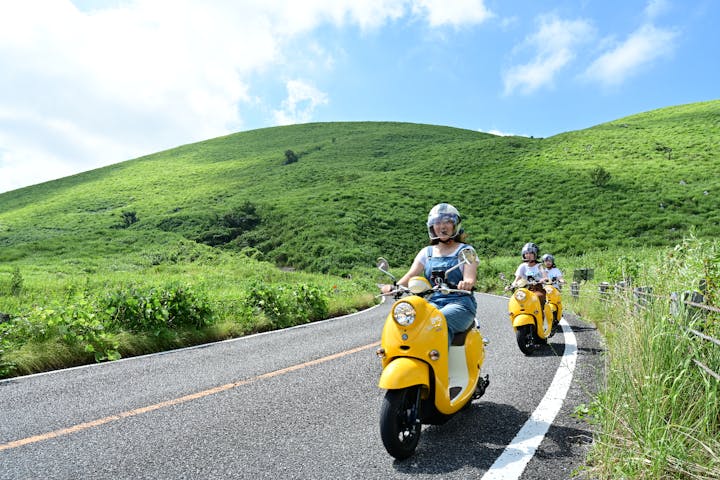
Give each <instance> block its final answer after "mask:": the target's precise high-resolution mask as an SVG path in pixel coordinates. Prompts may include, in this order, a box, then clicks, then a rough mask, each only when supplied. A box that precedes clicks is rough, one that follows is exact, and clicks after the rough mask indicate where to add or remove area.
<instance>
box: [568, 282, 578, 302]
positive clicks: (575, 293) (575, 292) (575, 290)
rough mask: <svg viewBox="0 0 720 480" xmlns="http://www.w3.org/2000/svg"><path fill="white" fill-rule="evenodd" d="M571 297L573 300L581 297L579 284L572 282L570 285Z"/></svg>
mask: <svg viewBox="0 0 720 480" xmlns="http://www.w3.org/2000/svg"><path fill="white" fill-rule="evenodd" d="M570 295H572V297H573V298H579V297H580V284H579V283H578V282H572V283H571V284H570Z"/></svg>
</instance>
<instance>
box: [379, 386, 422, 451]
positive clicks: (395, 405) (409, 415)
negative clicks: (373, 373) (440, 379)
mask: <svg viewBox="0 0 720 480" xmlns="http://www.w3.org/2000/svg"><path fill="white" fill-rule="evenodd" d="M419 393H420V387H419V386H417V385H416V386H413V387H408V388H402V389H398V390H388V391H387V392H386V393H385V399H384V400H383V404H382V410H381V412H380V436H381V437H382V442H383V445H385V450H387V452H388V453H389V454H390V455H392V456H393V457H395V458H397V459H398V460H404V459H406V458H408V457H410V456H412V454H413V453H415V448H416V447H417V445H418V442H419V441H420V431H421V428H422V421H421V418H420V395H419Z"/></svg>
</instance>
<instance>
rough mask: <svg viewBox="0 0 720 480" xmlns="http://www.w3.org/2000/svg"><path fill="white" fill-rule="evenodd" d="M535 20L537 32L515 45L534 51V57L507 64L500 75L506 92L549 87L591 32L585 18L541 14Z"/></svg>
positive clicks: (590, 35) (530, 90)
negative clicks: (565, 17)
mask: <svg viewBox="0 0 720 480" xmlns="http://www.w3.org/2000/svg"><path fill="white" fill-rule="evenodd" d="M539 23H540V25H539V28H538V30H537V32H536V33H534V34H533V35H531V36H529V37H528V38H527V39H526V40H525V42H524V43H523V44H522V45H520V47H519V49H520V50H526V49H532V50H534V51H535V57H534V58H533V59H532V60H531V61H530V62H528V63H525V64H522V65H515V66H512V67H510V68H509V69H507V71H506V72H505V74H504V75H503V83H504V86H505V94H506V95H510V94H512V93H514V92H516V91H520V92H522V93H526V94H527V93H532V92H534V91H536V90H538V89H540V88H542V87H547V86H551V85H552V84H553V81H554V79H555V76H556V75H557V74H558V72H559V71H560V70H561V69H562V68H563V67H565V66H566V65H567V64H568V63H570V62H571V61H572V60H573V58H574V57H575V55H576V53H575V52H576V49H577V48H578V46H579V45H580V44H582V43H585V42H587V41H588V40H589V39H590V38H592V37H593V35H594V28H593V27H592V25H591V24H590V23H589V22H587V21H586V20H563V19H560V18H558V17H557V16H555V15H544V16H542V17H540V19H539Z"/></svg>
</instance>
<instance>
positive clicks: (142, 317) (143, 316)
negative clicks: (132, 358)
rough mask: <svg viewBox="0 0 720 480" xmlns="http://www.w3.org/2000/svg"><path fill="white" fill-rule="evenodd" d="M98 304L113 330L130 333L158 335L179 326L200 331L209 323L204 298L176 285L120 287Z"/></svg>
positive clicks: (180, 285)
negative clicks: (100, 305) (153, 333)
mask: <svg viewBox="0 0 720 480" xmlns="http://www.w3.org/2000/svg"><path fill="white" fill-rule="evenodd" d="M101 304H102V309H103V311H104V312H105V314H106V315H108V317H109V321H110V324H111V325H112V326H113V327H114V328H119V329H125V330H129V331H131V332H148V331H150V332H155V333H160V332H162V331H163V330H165V329H169V328H173V327H179V326H189V327H195V328H202V327H204V326H207V325H210V324H211V323H212V320H213V312H212V308H211V307H210V302H209V301H208V299H207V297H206V295H204V294H202V293H199V292H197V291H195V289H194V288H193V287H192V286H190V285H182V284H179V283H172V284H168V285H165V286H163V287H154V286H151V287H147V286H141V285H125V286H121V287H119V288H117V289H116V290H115V291H112V292H109V293H107V294H106V295H105V297H104V298H102V300H101Z"/></svg>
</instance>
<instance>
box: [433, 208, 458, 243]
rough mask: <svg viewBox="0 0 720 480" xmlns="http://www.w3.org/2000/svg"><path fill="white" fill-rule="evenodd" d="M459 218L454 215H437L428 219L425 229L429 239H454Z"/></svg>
mask: <svg viewBox="0 0 720 480" xmlns="http://www.w3.org/2000/svg"><path fill="white" fill-rule="evenodd" d="M459 224H460V218H459V217H458V215H457V214H454V213H439V214H437V215H431V216H430V217H428V221H427V227H428V234H429V235H430V238H431V239H433V240H435V239H437V238H441V237H454V236H455V235H457V233H458V230H459Z"/></svg>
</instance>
